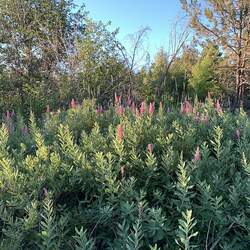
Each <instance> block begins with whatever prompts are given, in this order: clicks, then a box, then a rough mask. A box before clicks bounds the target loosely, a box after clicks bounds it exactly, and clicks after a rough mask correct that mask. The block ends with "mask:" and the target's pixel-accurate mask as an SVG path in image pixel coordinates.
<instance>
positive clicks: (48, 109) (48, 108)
mask: <svg viewBox="0 0 250 250" xmlns="http://www.w3.org/2000/svg"><path fill="white" fill-rule="evenodd" d="M46 113H50V107H49V105H47V107H46Z"/></svg>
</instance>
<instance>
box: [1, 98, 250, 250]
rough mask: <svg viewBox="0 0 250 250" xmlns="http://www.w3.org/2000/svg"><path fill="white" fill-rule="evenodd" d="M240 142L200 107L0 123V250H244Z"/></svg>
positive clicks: (96, 110)
mask: <svg viewBox="0 0 250 250" xmlns="http://www.w3.org/2000/svg"><path fill="white" fill-rule="evenodd" d="M6 117H7V118H6ZM249 143H250V120H249V118H248V116H247V115H246V113H245V112H244V111H243V110H239V111H238V112H236V113H234V114H232V113H230V112H227V111H226V110H223V109H222V107H221V105H220V103H219V102H218V101H213V100H211V99H208V100H206V102H205V103H199V102H196V103H195V104H193V103H190V102H188V101H187V100H186V101H185V102H184V103H182V105H181V107H178V108H173V107H165V106H164V104H162V103H161V104H160V107H159V108H155V104H154V103H149V104H147V103H145V102H143V103H142V104H140V105H135V104H134V103H130V104H129V106H124V105H123V104H122V100H121V98H120V97H119V96H116V102H115V105H114V106H113V107H110V108H109V109H106V110H104V109H103V108H102V107H100V106H97V107H96V105H95V103H94V102H93V101H84V102H83V103H82V104H81V105H79V104H76V102H74V101H72V102H71V107H70V108H69V109H68V110H66V111H56V112H54V111H50V110H48V111H47V112H46V114H45V115H44V117H43V119H40V120H38V119H36V117H35V116H34V115H33V113H31V114H30V119H29V121H27V120H25V119H23V118H22V117H20V116H18V115H16V114H14V113H13V115H11V116H10V115H8V116H6V115H5V116H4V117H3V120H2V125H1V128H0V249H6V250H7V249H8V250H15V249H18V250H19V249H43V250H54V249H66V250H67V249H68V250H71V249H77V250H80V249H86V250H89V249H114V250H123V249H124V250H132V249H133V250H135V249H138V250H144V249H148V250H150V249H154V250H159V249H161V250H166V249H170V250H172V249H173V250H175V249H185V250H189V249H210V250H216V249H218V250H220V249H242V250H244V249H250V147H249Z"/></svg>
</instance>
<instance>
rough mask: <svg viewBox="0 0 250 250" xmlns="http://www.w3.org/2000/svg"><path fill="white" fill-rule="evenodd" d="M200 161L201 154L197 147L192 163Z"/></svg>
mask: <svg viewBox="0 0 250 250" xmlns="http://www.w3.org/2000/svg"><path fill="white" fill-rule="evenodd" d="M200 159H201V154H200V148H199V146H198V147H197V148H196V151H195V154H194V161H200Z"/></svg>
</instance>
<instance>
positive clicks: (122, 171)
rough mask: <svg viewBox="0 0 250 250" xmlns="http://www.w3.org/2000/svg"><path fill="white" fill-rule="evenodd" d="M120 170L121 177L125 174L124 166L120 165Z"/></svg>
mask: <svg viewBox="0 0 250 250" xmlns="http://www.w3.org/2000/svg"><path fill="white" fill-rule="evenodd" d="M120 172H121V176H122V178H123V177H124V175H125V166H121V168H120Z"/></svg>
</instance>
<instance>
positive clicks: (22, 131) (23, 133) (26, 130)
mask: <svg viewBox="0 0 250 250" xmlns="http://www.w3.org/2000/svg"><path fill="white" fill-rule="evenodd" d="M28 131H29V130H28V127H27V126H26V125H24V126H23V127H22V128H21V133H22V135H27V134H28Z"/></svg>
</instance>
